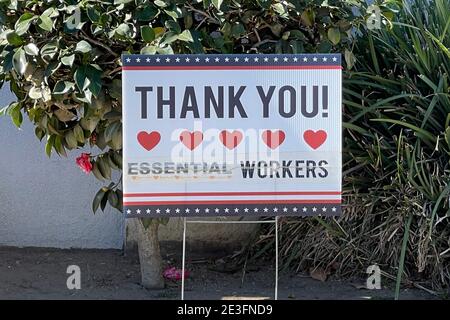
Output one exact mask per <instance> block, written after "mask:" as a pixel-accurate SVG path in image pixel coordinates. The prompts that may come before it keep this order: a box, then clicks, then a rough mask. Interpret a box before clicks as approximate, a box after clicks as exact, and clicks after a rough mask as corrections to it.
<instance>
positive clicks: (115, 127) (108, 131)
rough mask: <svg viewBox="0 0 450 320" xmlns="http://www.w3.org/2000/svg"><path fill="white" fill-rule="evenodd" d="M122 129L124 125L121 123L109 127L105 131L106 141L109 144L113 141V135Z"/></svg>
mask: <svg viewBox="0 0 450 320" xmlns="http://www.w3.org/2000/svg"><path fill="white" fill-rule="evenodd" d="M121 128H122V123H121V122H120V121H115V122H113V123H111V124H110V125H109V126H107V127H106V129H105V141H106V142H109V141H111V139H112V137H113V135H114V134H115V132H116V131H118V130H120V129H121Z"/></svg>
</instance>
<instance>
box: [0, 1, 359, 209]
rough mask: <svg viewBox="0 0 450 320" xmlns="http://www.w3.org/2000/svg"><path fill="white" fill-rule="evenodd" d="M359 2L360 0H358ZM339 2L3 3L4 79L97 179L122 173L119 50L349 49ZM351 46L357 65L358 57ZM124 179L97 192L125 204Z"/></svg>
mask: <svg viewBox="0 0 450 320" xmlns="http://www.w3.org/2000/svg"><path fill="white" fill-rule="evenodd" d="M352 2H354V3H356V4H358V1H352ZM340 4H341V1H327V2H323V1H300V0H297V1H288V2H286V1H268V0H253V1H248V0H233V1H222V0H204V1H200V0H198V1H185V0H171V1H162V0H156V1H147V0H114V1H112V0H108V1H101V2H100V1H88V0H83V1H79V2H78V1H70V0H69V1H62V0H47V1H31V0H30V1H15V0H9V1H6V0H2V1H0V25H1V34H0V52H1V54H0V62H1V67H0V81H1V84H3V82H8V83H9V85H10V88H11V90H12V91H13V92H14V94H15V95H16V96H17V101H16V102H14V103H12V104H11V105H9V106H7V107H5V108H3V109H1V111H0V114H1V113H7V114H9V115H10V116H11V118H12V120H13V122H14V123H15V124H16V125H17V126H20V125H21V123H22V121H23V116H24V115H27V116H28V117H29V119H30V121H31V122H32V123H33V124H34V125H35V133H36V136H37V137H38V138H39V139H41V140H42V139H45V140H46V146H45V152H46V153H47V154H48V155H49V156H50V154H51V153H52V152H53V151H55V152H56V153H57V154H59V155H63V156H64V155H66V153H67V151H71V150H77V149H78V148H80V147H83V146H85V145H87V144H89V145H90V146H91V147H94V146H96V147H98V148H99V149H100V150H101V152H100V153H98V154H97V155H89V158H90V161H91V163H92V172H93V174H94V175H95V177H96V178H98V179H100V180H102V181H109V180H111V177H112V172H113V171H114V170H121V152H122V123H121V115H122V114H121V109H122V106H121V61H120V55H121V53H145V54H171V53H209V52H211V53H243V52H245V53H248V52H250V53H255V54H257V53H260V52H272V53H273V52H280V53H281V52H285V53H298V52H316V51H320V52H329V51H343V50H344V48H348V49H350V48H351V46H352V43H353V41H354V36H353V34H354V31H355V26H357V25H358V24H359V22H360V21H359V20H358V19H355V18H354V17H353V15H352V14H351V9H350V7H349V6H348V5H345V6H340ZM348 49H347V51H346V52H347V54H346V57H347V59H348V61H349V63H350V64H351V63H353V61H354V59H353V57H352V55H351V51H350V50H348ZM121 194H122V193H121V190H120V183H114V182H111V183H110V184H109V185H107V186H105V187H104V188H102V189H100V190H99V192H98V193H97V195H96V196H95V198H94V203H93V210H94V211H96V210H97V208H99V207H100V208H101V209H104V208H105V206H106V205H107V202H109V203H110V204H111V205H112V206H113V207H116V208H118V209H119V210H120V209H121Z"/></svg>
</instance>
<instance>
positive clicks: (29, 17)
mask: <svg viewBox="0 0 450 320" xmlns="http://www.w3.org/2000/svg"><path fill="white" fill-rule="evenodd" d="M37 18H38V17H37V16H35V15H34V14H32V13H30V12H25V13H24V14H22V15H21V16H20V18H19V20H17V21H16V24H15V25H14V30H15V31H16V33H17V34H18V35H23V34H25V33H27V31H28V29H29V28H30V25H31V23H32V22H33V21H35V20H36V19H37Z"/></svg>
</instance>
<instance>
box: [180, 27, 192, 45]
mask: <svg viewBox="0 0 450 320" xmlns="http://www.w3.org/2000/svg"><path fill="white" fill-rule="evenodd" d="M178 40H181V41H184V42H194V39H193V38H192V34H191V32H190V31H189V30H184V31H183V32H182V33H181V34H180V35H179V36H178Z"/></svg>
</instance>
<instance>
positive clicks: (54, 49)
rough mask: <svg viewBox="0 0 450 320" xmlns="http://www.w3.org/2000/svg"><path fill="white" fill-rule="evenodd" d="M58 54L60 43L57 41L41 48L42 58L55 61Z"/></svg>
mask: <svg viewBox="0 0 450 320" xmlns="http://www.w3.org/2000/svg"><path fill="white" fill-rule="evenodd" d="M56 53H58V43H57V42H56V41H52V42H49V43H47V44H45V45H44V46H43V47H42V48H41V57H42V58H48V59H50V60H51V59H53V58H54V57H55V55H56Z"/></svg>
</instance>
